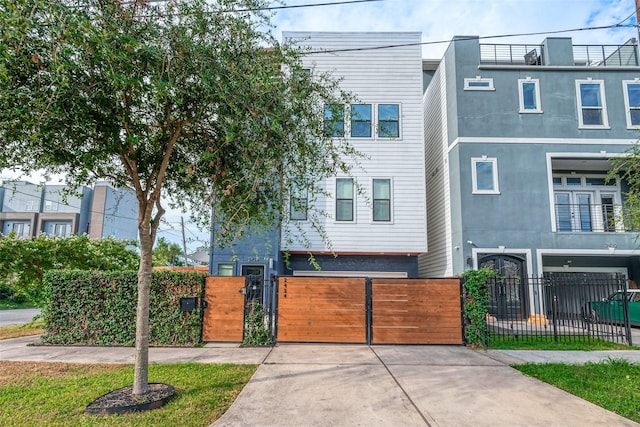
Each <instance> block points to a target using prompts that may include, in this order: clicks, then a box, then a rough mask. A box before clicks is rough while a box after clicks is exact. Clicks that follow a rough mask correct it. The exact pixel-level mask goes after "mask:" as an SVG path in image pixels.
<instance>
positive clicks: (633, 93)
mask: <svg viewBox="0 0 640 427" xmlns="http://www.w3.org/2000/svg"><path fill="white" fill-rule="evenodd" d="M622 86H623V90H624V105H625V108H626V111H627V128H630V129H640V80H627V81H623V82H622Z"/></svg>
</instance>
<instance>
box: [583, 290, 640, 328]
mask: <svg viewBox="0 0 640 427" xmlns="http://www.w3.org/2000/svg"><path fill="white" fill-rule="evenodd" d="M624 295H625V293H624V292H622V291H618V292H616V293H614V294H611V295H609V297H608V298H604V299H603V300H602V301H591V302H589V312H588V313H587V315H588V317H587V320H589V321H590V322H599V321H604V322H616V323H617V322H621V323H622V322H624V305H623V301H624ZM626 296H627V301H628V302H629V305H628V311H629V323H630V324H632V325H637V326H640V289H628V290H627V291H626Z"/></svg>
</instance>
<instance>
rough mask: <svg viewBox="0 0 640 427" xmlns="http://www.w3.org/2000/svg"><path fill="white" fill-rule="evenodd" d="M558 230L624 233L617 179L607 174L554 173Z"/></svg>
mask: <svg viewBox="0 0 640 427" xmlns="http://www.w3.org/2000/svg"><path fill="white" fill-rule="evenodd" d="M553 197H554V203H555V217H556V218H555V221H556V231H565V232H603V231H604V232H615V231H624V224H623V221H622V206H621V203H620V200H621V191H620V185H619V182H618V180H610V181H608V180H607V179H606V177H605V175H577V174H554V176H553Z"/></svg>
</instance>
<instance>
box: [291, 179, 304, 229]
mask: <svg viewBox="0 0 640 427" xmlns="http://www.w3.org/2000/svg"><path fill="white" fill-rule="evenodd" d="M300 187H301V186H300V185H296V184H294V186H293V188H292V189H291V197H290V211H289V218H291V219H292V220H294V221H306V219H307V209H308V203H309V202H308V199H309V197H308V191H307V189H306V188H300Z"/></svg>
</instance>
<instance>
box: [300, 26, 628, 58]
mask: <svg viewBox="0 0 640 427" xmlns="http://www.w3.org/2000/svg"><path fill="white" fill-rule="evenodd" d="M627 19H628V18H627ZM633 27H638V25H637V24H625V25H622V24H611V25H603V26H599V27H581V28H571V29H566V30H553V31H536V32H531V33H513V34H496V35H491V36H472V37H471V36H470V37H458V38H456V39H455V41H464V40H478V39H479V40H484V39H497V38H507V37H523V36H539V35H545V34H561V33H571V32H578V31H593V30H605V29H611V28H633ZM453 41H454V39H447V40H434V41H427V42H418V43H400V44H390V45H381V46H367V47H353V48H344V49H327V50H322V49H320V50H312V51H310V52H308V53H306V55H313V54H318V53H340V52H357V51H367V50H381V49H393V48H398V47H409V46H426V45H434V44H441V43H452V42H453Z"/></svg>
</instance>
